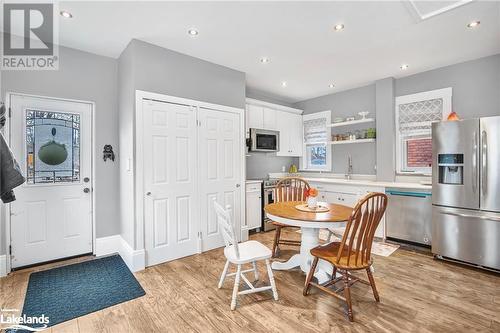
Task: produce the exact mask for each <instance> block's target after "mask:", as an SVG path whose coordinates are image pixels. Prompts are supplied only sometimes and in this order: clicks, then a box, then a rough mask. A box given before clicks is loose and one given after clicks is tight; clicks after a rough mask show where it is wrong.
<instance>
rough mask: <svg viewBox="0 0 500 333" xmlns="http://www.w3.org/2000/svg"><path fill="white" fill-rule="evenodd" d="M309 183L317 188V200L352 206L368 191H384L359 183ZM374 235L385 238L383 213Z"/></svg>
mask: <svg viewBox="0 0 500 333" xmlns="http://www.w3.org/2000/svg"><path fill="white" fill-rule="evenodd" d="M310 185H311V186H312V187H315V188H317V189H318V192H319V201H324V202H328V203H334V204H339V205H344V206H349V207H354V206H356V204H357V203H358V201H359V199H361V198H362V197H363V196H364V195H365V194H367V193H370V192H381V193H384V192H385V189H384V188H380V187H371V186H366V187H365V186H359V185H343V184H342V185H337V184H330V183H314V182H311V183H310ZM375 237H379V238H384V239H385V215H384V217H382V220H381V221H380V224H379V226H378V228H377V230H376V231H375Z"/></svg>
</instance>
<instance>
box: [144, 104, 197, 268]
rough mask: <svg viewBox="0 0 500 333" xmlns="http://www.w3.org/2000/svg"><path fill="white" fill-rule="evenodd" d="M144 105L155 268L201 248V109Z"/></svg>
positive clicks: (148, 236) (150, 261) (149, 242)
mask: <svg viewBox="0 0 500 333" xmlns="http://www.w3.org/2000/svg"><path fill="white" fill-rule="evenodd" d="M143 103H144V105H143V110H144V115H143V116H144V132H143V135H144V189H145V200H144V218H145V243H146V244H145V245H146V251H147V256H146V265H147V266H151V265H155V264H158V263H161V262H165V261H169V260H173V259H177V258H181V257H185V256H188V255H191V254H194V253H197V252H198V229H199V226H198V218H199V215H198V212H199V209H198V207H199V206H198V193H197V179H196V162H197V158H196V132H197V129H196V108H194V107H191V106H187V105H179V104H170V103H163V102H153V101H144V102H143ZM137 176H138V177H141V176H142V175H137Z"/></svg>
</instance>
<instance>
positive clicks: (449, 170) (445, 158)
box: [438, 154, 464, 185]
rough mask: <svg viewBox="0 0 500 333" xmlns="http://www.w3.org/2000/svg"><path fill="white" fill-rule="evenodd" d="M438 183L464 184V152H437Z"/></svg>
mask: <svg viewBox="0 0 500 333" xmlns="http://www.w3.org/2000/svg"><path fill="white" fill-rule="evenodd" d="M438 168H439V183H440V184H450V185H463V184H464V154H438Z"/></svg>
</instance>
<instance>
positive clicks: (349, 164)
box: [345, 155, 352, 180]
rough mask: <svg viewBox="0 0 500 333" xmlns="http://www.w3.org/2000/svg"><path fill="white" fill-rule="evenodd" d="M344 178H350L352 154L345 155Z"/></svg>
mask: <svg viewBox="0 0 500 333" xmlns="http://www.w3.org/2000/svg"><path fill="white" fill-rule="evenodd" d="M345 178H346V179H347V180H350V179H351V178H352V156H351V155H347V173H346V174H345Z"/></svg>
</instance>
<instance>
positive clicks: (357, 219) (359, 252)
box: [304, 193, 387, 321]
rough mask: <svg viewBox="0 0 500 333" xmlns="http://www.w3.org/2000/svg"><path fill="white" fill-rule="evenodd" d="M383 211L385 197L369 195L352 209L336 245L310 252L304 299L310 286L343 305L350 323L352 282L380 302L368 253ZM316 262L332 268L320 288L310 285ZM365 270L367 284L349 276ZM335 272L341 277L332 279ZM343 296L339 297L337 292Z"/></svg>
mask: <svg viewBox="0 0 500 333" xmlns="http://www.w3.org/2000/svg"><path fill="white" fill-rule="evenodd" d="M386 207H387V196H386V195H385V194H383V193H369V194H367V195H366V196H365V197H364V198H362V199H361V200H360V201H359V202H358V203H357V204H356V206H355V207H354V209H353V212H352V214H351V216H350V217H349V221H348V222H347V226H346V229H345V232H344V235H343V237H342V240H341V241H340V242H333V243H329V244H326V245H320V246H317V247H315V248H313V249H311V254H312V255H313V256H314V260H313V262H312V265H311V270H310V271H309V274H308V275H307V279H306V283H305V286H304V296H307V294H308V293H309V289H310V287H311V286H315V287H317V288H319V289H321V290H323V291H325V292H327V293H329V294H330V295H333V296H335V297H337V298H338V299H341V300H343V301H344V302H346V303H347V314H348V316H349V320H350V321H353V320H354V318H353V314H352V303H351V292H350V288H351V286H352V285H353V284H354V283H356V282H362V283H364V284H367V285H371V287H372V290H373V295H374V296H375V300H376V301H377V302H379V301H380V299H379V296H378V292H377V288H376V287H375V280H374V279H373V275H372V272H371V265H372V258H371V250H372V243H373V237H374V235H375V230H376V229H377V226H378V224H379V222H380V220H381V219H382V216H383V215H384V212H385V209H386ZM318 259H322V260H326V261H328V262H330V263H331V264H332V265H333V275H332V279H331V280H330V281H329V282H326V283H325V284H323V285H320V284H318V283H315V282H311V279H312V277H313V275H314V271H315V270H316V265H317V264H318ZM362 269H364V270H366V273H367V274H368V280H369V281H365V280H362V279H360V278H358V277H355V276H353V275H351V273H350V271H354V270H362ZM337 270H338V271H339V273H340V274H341V276H339V277H335V275H336V273H337ZM341 280H342V281H343V282H344V283H343V286H341V287H339V288H337V289H335V290H332V289H330V288H328V286H331V285H335V284H336V283H337V282H339V281H341ZM342 291H343V292H344V295H343V296H342V295H341V294H339V292H342Z"/></svg>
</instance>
